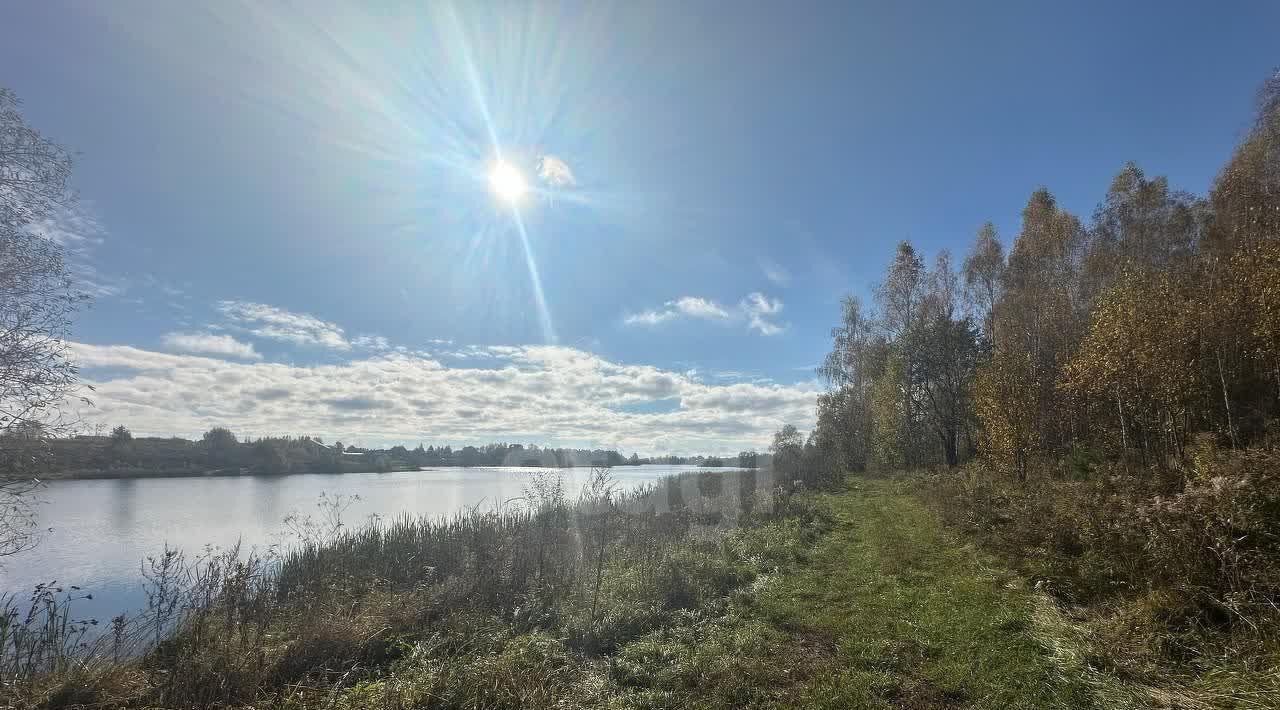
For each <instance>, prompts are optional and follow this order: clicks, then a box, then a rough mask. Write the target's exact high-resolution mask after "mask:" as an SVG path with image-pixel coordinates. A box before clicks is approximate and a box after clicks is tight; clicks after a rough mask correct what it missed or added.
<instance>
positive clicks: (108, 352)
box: [73, 344, 817, 454]
mask: <svg viewBox="0 0 1280 710" xmlns="http://www.w3.org/2000/svg"><path fill="white" fill-rule="evenodd" d="M73 350H74V355H75V357H76V359H77V361H78V362H79V363H80V365H81V366H82V368H83V369H82V373H83V375H84V377H85V379H86V380H87V382H88V383H89V384H92V385H93V386H94V387H95V390H96V391H95V394H94V404H95V407H94V408H92V409H90V410H87V411H84V412H81V415H82V416H83V417H84V418H85V419H86V421H89V422H90V423H92V422H93V421H102V422H104V423H113V424H114V423H125V424H126V425H128V426H129V428H130V429H132V430H134V431H135V432H137V433H140V434H149V435H165V436H167V435H172V434H178V435H182V436H198V435H199V434H200V433H201V432H203V431H205V430H207V429H209V428H211V427H213V426H230V427H232V428H233V429H234V430H238V431H242V432H252V433H253V434H255V435H258V436H262V435H268V434H313V435H319V436H323V437H325V438H340V439H342V440H343V441H356V442H362V443H364V444H366V445H375V446H376V445H392V444H396V443H406V444H413V443H416V442H418V441H427V442H436V443H441V442H448V443H452V444H455V445H457V444H463V443H480V442H486V441H496V440H504V441H509V440H511V439H512V438H514V437H519V438H521V439H525V440H528V441H531V442H537V443H544V444H550V445H563V446H592V447H594V446H607V447H617V448H619V449H622V450H627V451H631V450H635V451H640V452H643V453H655V454H656V453H665V452H672V451H683V452H695V451H698V452H714V453H732V452H736V451H739V450H742V449H744V448H751V447H757V448H758V447H763V446H766V445H767V444H768V441H769V438H770V436H771V435H772V433H773V432H774V431H776V430H777V429H778V428H779V427H780V426H782V425H783V424H785V423H792V424H795V425H797V426H799V427H801V428H807V427H809V426H811V425H812V421H813V416H814V400H815V397H816V395H817V389H816V388H815V386H814V385H811V384H804V385H778V384H773V383H734V384H706V383H703V382H700V381H698V380H696V379H694V378H693V376H691V375H689V374H686V373H683V372H676V371H671V370H664V369H661V368H657V367H653V366H650V365H635V364H624V363H619V362H614V361H611V360H606V359H604V358H602V357H600V356H597V355H594V354H592V353H589V352H586V351H583V350H578V349H575V348H569V347H560V346H507V347H503V348H501V349H500V350H499V349H498V348H495V347H492V346H491V347H489V348H486V349H485V350H486V352H489V353H490V354H492V356H493V357H492V358H489V359H483V360H480V361H473V362H468V363H465V364H466V365H467V366H466V367H461V366H459V367H451V366H447V365H445V364H442V363H441V362H440V361H439V360H436V359H434V358H433V357H431V356H428V355H425V354H414V353H404V352H398V351H395V350H390V351H384V352H375V353H370V354H368V355H367V356H366V357H363V358H357V359H353V360H351V361H349V362H344V363H342V364H326V365H312V366H298V365H287V364H282V363H272V362H264V361H252V362H246V361H240V362H236V361H231V360H227V359H220V358H213V357H205V356H201V355H192V354H174V353H164V352H152V351H148V350H144V349H140V348H135V347H131V346H120V345H115V346H111V345H85V344H75V345H74V346H73ZM477 363H478V364H479V365H480V366H477ZM658 401H662V402H665V403H667V405H668V406H664V407H663V408H662V409H663V411H659V412H652V411H650V412H644V411H636V407H635V405H643V404H645V403H652V402H658ZM673 403H674V404H673ZM641 409H643V407H642V408H641Z"/></svg>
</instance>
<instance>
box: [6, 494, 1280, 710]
mask: <svg viewBox="0 0 1280 710" xmlns="http://www.w3.org/2000/svg"><path fill="white" fill-rule="evenodd" d="M521 521H522V522H521ZM521 521H518V522H521V524H520V525H519V526H518V527H519V535H515V534H514V533H513V534H511V535H507V534H505V533H504V534H498V533H501V532H502V531H501V530H499V529H497V528H494V530H495V531H496V532H494V533H493V534H494V535H496V536H497V537H498V538H501V539H503V540H509V541H514V540H518V539H523V538H524V537H527V536H528V535H530V534H532V532H533V530H534V529H535V528H536V526H533V527H531V525H532V522H531V521H530V520H525V519H521ZM562 522H563V521H562ZM632 523H633V524H628V525H627V526H625V527H621V528H618V530H619V531H620V532H618V534H619V535H620V536H621V537H619V538H618V539H617V541H616V543H615V546H614V547H611V552H610V554H609V556H608V559H606V561H605V563H604V564H603V565H602V567H601V568H600V578H599V584H598V585H596V584H595V583H594V582H595V578H594V577H592V576H590V575H588V576H587V577H583V578H581V579H578V578H574V579H573V580H571V582H572V583H571V584H568V585H567V589H566V590H562V591H559V592H557V591H556V588H555V587H554V585H553V583H554V582H555V579H556V578H555V577H554V576H546V577H538V580H539V581H538V583H537V584H532V585H526V586H524V587H521V586H520V585H514V586H513V583H512V582H511V578H513V575H514V572H513V571H512V570H515V569H516V568H523V567H528V566H529V565H531V564H532V562H529V564H525V563H523V562H520V560H521V559H523V558H519V557H510V555H511V554H513V550H515V549H516V548H517V547H518V546H514V545H513V544H506V543H504V544H502V545H496V546H495V544H493V543H492V541H490V542H486V540H485V539H481V537H478V533H477V531H481V530H488V529H489V528H487V527H483V526H478V525H477V526H472V527H468V528H466V530H462V529H461V528H459V529H458V530H454V528H447V529H444V530H445V532H448V531H453V532H452V533H450V535H445V534H444V533H443V532H439V531H437V532H436V533H433V534H432V535H430V536H426V537H430V538H431V539H432V540H435V539H437V538H440V539H444V538H449V539H452V538H453V537H459V536H461V537H466V541H465V545H462V543H461V542H459V543H458V544H459V545H462V548H465V549H462V548H459V550H461V552H459V550H453V548H452V547H449V546H447V545H446V546H444V547H441V546H440V545H434V546H433V545H432V544H428V542H429V541H428V540H426V539H425V537H423V536H422V535H419V536H418V537H420V538H423V539H418V538H413V544H412V545H409V543H410V539H409V538H410V537H413V536H410V535H408V532H406V531H409V530H410V528H403V530H402V528H397V527H393V528H392V530H393V534H391V541H392V542H394V541H399V542H396V544H394V545H392V544H391V543H390V542H389V541H388V538H387V537H386V534H385V533H384V536H383V537H382V538H379V540H380V541H379V540H375V541H374V542H378V544H376V545H375V544H373V543H372V542H369V541H368V540H365V538H364V537H359V536H356V537H352V538H350V539H349V540H348V541H347V542H348V543H349V544H341V545H333V546H330V547H328V548H325V555H328V556H334V559H333V560H329V562H326V564H324V565H318V563H317V562H314V561H312V562H308V560H310V558H307V560H301V561H295V562H294V563H293V564H295V565H301V564H303V563H306V564H313V565H318V567H317V569H321V568H322V569H323V570H328V571H325V573H324V574H322V575H319V576H318V577H317V578H316V580H312V581H308V580H307V578H306V576H305V575H304V576H302V577H298V579H296V580H294V581H293V582H292V583H291V585H290V584H286V585H284V587H282V588H281V589H285V590H287V589H292V588H293V587H297V588H298V589H313V588H314V589H321V588H322V587H323V586H324V585H322V584H320V583H321V582H329V583H333V582H335V581H341V580H349V579H351V578H358V579H364V578H366V577H379V578H380V579H382V582H381V583H380V584H378V585H375V586H370V585H368V584H365V583H360V584H356V585H355V588H353V589H349V588H348V587H347V586H339V587H338V591H337V592H329V593H328V596H325V595H324V594H319V592H316V593H314V594H312V596H305V595H304V596H301V597H298V599H306V600H312V601H311V602H309V603H308V604H306V606H305V607H304V608H305V610H306V611H305V614H298V613H297V612H298V608H297V607H296V606H288V605H287V604H286V605H285V606H283V607H282V608H281V610H282V611H283V612H289V613H282V614H281V615H280V616H278V617H274V618H272V619H268V620H266V621H265V622H262V624H260V625H258V626H255V625H254V624H253V623H250V622H242V623H240V624H238V625H235V626H234V628H231V629H230V631H228V632H227V633H228V634H229V635H227V637H226V638H225V639H223V640H220V641H217V642H216V643H212V644H207V646H208V648H205V647H204V645H201V644H197V646H198V648H195V649H194V650H193V651H192V653H191V654H188V656H184V658H186V660H185V661H183V664H182V665H179V666H174V668H179V669H180V670H181V671H182V672H181V673H180V674H174V673H171V672H166V671H165V669H166V668H168V666H165V668H159V666H158V665H157V664H158V663H159V662H160V661H163V660H164V654H160V655H152V656H148V657H146V658H144V659H142V662H141V663H140V664H124V665H118V666H113V667H112V668H111V669H110V672H106V673H104V674H102V675H101V676H100V677H99V679H98V680H97V681H96V684H97V689H96V690H95V689H94V687H92V684H87V683H86V682H83V681H81V680H78V679H77V678H74V677H68V678H63V679H61V680H60V681H59V682H60V683H61V685H60V689H58V688H53V689H51V690H50V691H49V692H47V693H33V694H32V696H31V697H37V696H39V697H43V698H45V700H44V702H37V703H32V704H33V705H43V706H45V707H67V706H72V705H74V704H75V703H76V702H92V703H93V704H94V705H95V706H97V707H103V708H107V707H120V708H134V707H143V706H163V707H187V706H191V705H193V704H204V705H205V706H208V707H245V706H248V705H252V706H254V707H258V708H263V709H266V708H278V709H279V710H286V709H287V710H302V709H304V708H317V707H323V708H333V709H334V710H340V709H341V710H357V709H360V710H391V709H393V708H395V709H400V708H426V707H431V708H494V709H498V708H513V709H514V708H522V709H527V708H547V709H548V710H549V709H551V708H556V709H558V710H567V709H574V708H579V709H583V710H585V709H586V708H602V707H603V708H610V709H611V710H641V709H646V710H656V709H658V708H666V709H671V710H675V709H677V708H679V709H684V708H699V709H706V710H713V709H715V708H849V709H855V710H856V709H859V708H865V709H877V708H904V709H907V710H912V709H917V708H993V709H999V710H1006V709H1016V708H1029V709H1030V708H1034V709H1036V710H1041V709H1046V710H1048V709H1052V708H1100V709H1101V708H1108V709H1109V708H1120V707H1133V708H1138V707H1185V708H1199V707H1207V706H1209V705H1210V704H1204V703H1200V702H1182V700H1183V699H1186V698H1189V696H1187V695H1185V694H1179V693H1172V694H1169V693H1165V694H1164V695H1161V693H1162V692H1163V691H1160V690H1158V689H1156V688H1152V687H1149V686H1147V687H1140V686H1139V685H1138V684H1136V683H1131V684H1129V685H1126V684H1125V683H1124V682H1122V681H1121V680H1119V679H1117V678H1116V677H1115V676H1113V675H1109V674H1108V673H1106V672H1104V671H1102V670H1098V669H1097V668H1095V667H1094V666H1095V665H1096V664H1092V663H1091V662H1089V661H1088V660H1087V659H1088V658H1089V654H1088V652H1087V646H1088V639H1083V638H1081V637H1080V635H1081V631H1082V628H1083V627H1081V626H1079V625H1078V624H1074V622H1072V621H1070V620H1068V619H1067V618H1066V617H1065V616H1064V615H1063V614H1062V613H1061V612H1060V611H1059V610H1058V607H1057V606H1056V605H1055V604H1054V602H1053V601H1051V600H1050V599H1049V598H1048V597H1047V596H1046V595H1045V594H1043V593H1041V592H1038V591H1035V590H1032V589H1029V588H1028V586H1027V584H1026V583H1025V582H1024V581H1023V580H1021V579H1020V578H1019V577H1017V576H1016V575H1015V574H1014V573H1012V572H1010V571H1008V570H1007V569H1005V568H1004V567H1003V566H1002V565H1000V564H998V563H996V562H995V561H994V560H993V558H991V557H989V556H987V555H986V554H984V553H983V552H980V551H979V550H978V549H977V548H975V547H974V546H973V545H972V544H969V543H967V542H965V541H963V540H961V539H959V538H957V537H956V536H955V535H953V533H952V531H951V530H950V529H948V528H945V527H944V526H943V524H942V521H941V519H940V518H939V517H938V515H937V514H936V513H935V512H934V511H933V510H932V509H931V508H929V507H928V506H927V505H926V503H925V502H924V501H923V500H921V499H920V498H919V497H917V496H916V495H914V494H913V492H912V488H911V487H910V484H909V483H907V482H905V481H893V480H874V479H873V480H863V479H859V480H856V481H853V482H852V483H851V484H850V487H849V489H848V490H847V491H845V492H841V493H828V494H801V495H797V496H795V497H794V498H792V499H790V500H789V501H787V502H786V503H785V504H784V505H782V507H781V509H780V510H778V511H777V514H775V515H770V516H766V517H762V518H758V519H754V520H752V521H750V522H749V524H748V525H746V526H745V527H742V528H739V529H736V530H732V531H727V532H725V533H724V534H723V535H721V536H714V538H713V539H708V540H703V541H694V540H693V539H692V538H687V537H684V536H681V535H674V536H673V537H672V538H671V539H670V540H668V539H667V538H666V537H663V536H661V535H656V533H654V534H645V535H639V530H640V529H639V528H638V527H636V525H639V519H637V520H636V521H632ZM652 524H653V525H657V521H653V523H652ZM402 527H403V526H402ZM490 527H492V526H490ZM615 527H617V526H615ZM472 528H474V530H473V529H472ZM654 530H657V528H656V527H655V528H654ZM395 531H400V532H395ZM460 531H461V532H460ZM467 531H470V532H467ZM621 531H625V534H624V533H623V532H621ZM462 532H467V535H462V534H461V533H462ZM651 532H652V531H651ZM454 533H457V534H454ZM473 533H476V534H473ZM397 536H399V537H397ZM366 537H367V536H366ZM400 537H404V538H405V539H404V540H400ZM633 538H634V539H633ZM628 540H630V542H628ZM664 540H665V542H663V541H664ZM658 542H663V545H665V550H666V551H665V552H663V553H662V554H660V555H655V554H653V550H652V548H654V547H655V545H656V543H658ZM401 543H403V544H404V545H407V546H408V547H406V550H408V549H409V548H410V547H411V548H413V549H415V550H417V551H418V552H419V553H420V554H421V555H422V556H424V557H423V559H426V558H430V560H431V561H432V562H434V563H435V565H436V566H435V567H433V568H432V569H433V570H436V571H440V570H443V572H441V574H444V575H445V576H444V577H443V578H441V580H440V581H438V582H435V581H431V580H427V581H417V582H415V581H414V580H410V579H407V578H406V579H402V578H399V577H397V576H396V575H395V574H392V572H393V571H394V570H393V569H392V568H391V567H387V566H386V564H385V563H387V562H388V561H394V560H398V559H401V558H402V557H404V555H402V554H400V552H397V551H398V550H399V547H397V545H399V544H401ZM549 544H550V543H549ZM498 548H501V550H505V551H506V552H504V553H503V554H505V555H507V557H503V556H502V555H500V554H497V553H493V552H485V550H490V549H498ZM451 550H452V552H450V551H451ZM401 552H403V551H401ZM463 552H465V553H466V554H462V553H463ZM561 552H563V550H561ZM453 553H458V554H456V555H455V554H453ZM481 553H483V554H481ZM325 555H321V556H320V557H321V558H323V557H325ZM451 555H452V556H451ZM454 557H457V558H458V559H457V563H456V564H454V563H453V562H451V561H450V560H453V558H454ZM481 558H483V559H490V558H492V559H495V560H505V561H503V562H501V564H499V565H498V567H500V568H501V569H503V570H508V571H507V572H504V573H503V574H496V573H495V574H489V573H485V574H479V573H478V572H477V571H476V570H477V569H478V568H477V567H476V564H478V560H480V559H481ZM317 559H320V558H317ZM529 559H530V560H535V559H542V558H541V557H538V556H533V557H530V558H529ZM552 559H553V557H552V556H550V555H549V556H547V557H546V560H547V561H548V564H550V561H551V560H552ZM586 559H587V561H589V558H586ZM352 560H363V562H361V564H355V562H352ZM321 561H323V560H321ZM330 563H332V564H330ZM578 566H579V567H581V562H579V563H578ZM588 566H589V565H588ZM419 567H421V565H419ZM331 568H332V569H331ZM455 568H456V569H455ZM334 569H336V570H338V571H339V572H341V573H339V572H334V571H333V570H334ZM515 576H518V575H515ZM281 579H282V580H286V581H287V580H288V579H293V578H291V577H289V576H288V575H283V576H282V578H281ZM481 579H483V580H487V582H486V585H487V588H488V589H493V590H498V589H500V590H502V593H501V594H499V595H498V596H499V597H501V598H499V599H491V598H490V596H489V595H486V594H484V593H483V592H484V591H485V588H482V587H478V586H477V585H478V584H479V581H480V580H481ZM503 580H506V581H505V582H503ZM575 580H576V581H575ZM366 587H368V588H366ZM508 597H510V598H508ZM292 598H293V596H292V595H286V601H287V600H288V599H292ZM217 609H222V607H217ZM219 618H220V617H219ZM250 621H252V620H250ZM210 624H213V622H212V621H210ZM215 626H216V625H210V626H209V628H208V629H207V631H209V633H213V632H214V631H217V629H216V628H215ZM188 632H189V633H188V635H189V634H190V633H193V632H194V628H192V629H188ZM232 632H234V633H232ZM250 636H252V639H257V641H253V642H252V643H250V644H249V648H250V649H251V650H252V649H257V650H256V651H253V653H250V654H247V655H246V654H245V653H243V652H242V645H243V643H242V642H244V640H245V639H246V638H249V637H250ZM218 638H221V637H218ZM252 639H250V640H251V641H252ZM255 643H256V644H257V645H256V646H255V645H254V644H255ZM175 648H176V647H175ZM237 664H240V665H237ZM246 664H247V665H246ZM259 666H261V668H259ZM157 668H159V671H158V675H157V671H156V669H157ZM231 671H235V672H237V673H239V674H240V676H241V677H243V679H244V680H243V681H242V682H241V683H240V685H239V686H236V687H235V688H233V689H235V690H238V692H236V693H232V692H229V691H228V690H227V688H225V687H224V686H225V685H226V683H227V681H226V679H227V678H229V677H230V675H229V674H230V673H231ZM153 676H154V677H153ZM179 677H180V679H182V680H183V681H184V682H186V681H190V680H191V679H193V678H194V679H196V680H200V683H195V684H194V685H192V688H187V689H186V690H184V691H183V692H184V693H185V694H182V695H177V694H172V693H171V694H165V693H161V692H159V690H162V689H163V687H164V684H165V683H168V682H170V681H169V680H168V679H170V678H179ZM201 679H204V680H201ZM54 680H58V679H54ZM205 681H208V683H205ZM192 682H194V681H192ZM201 683H205V684H204V685H202V684H201ZM188 684H189V685H190V684H191V683H188ZM209 684H212V685H209ZM206 685H207V686H208V687H206ZM196 686H199V687H196ZM183 687H184V688H185V687H186V686H183ZM197 691H199V692H197ZM1262 692H1264V693H1265V690H1263V691H1262ZM82 698H83V700H81V699H82ZM1160 698H1164V700H1163V701H1161V700H1160ZM194 699H202V700H200V703H195V702H194ZM1215 704H1216V703H1215ZM3 706H4V702H3V698H0V707H3ZM1239 707H1250V708H1253V707H1265V705H1240V706H1239Z"/></svg>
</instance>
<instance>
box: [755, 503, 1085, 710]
mask: <svg viewBox="0 0 1280 710" xmlns="http://www.w3.org/2000/svg"><path fill="white" fill-rule="evenodd" d="M821 504H822V505H824V506H825V507H827V509H828V511H829V514H830V516H831V518H832V519H833V521H834V525H833V528H832V530H831V531H830V533H829V534H827V535H826V536H825V537H824V538H823V539H822V541H821V542H820V544H819V546H818V548H817V549H816V550H815V551H814V553H813V555H812V556H811V558H810V561H809V564H808V565H806V566H803V567H799V568H797V569H796V570H795V571H794V572H792V573H791V574H787V575H785V576H782V577H780V578H779V579H777V580H775V583H774V584H771V585H769V586H767V588H766V591H765V592H764V593H761V594H759V595H758V596H757V598H756V599H755V602H754V605H755V610H756V613H758V614H760V615H761V616H762V617H763V618H765V619H767V620H769V621H770V622H771V623H773V624H775V625H777V626H779V627H780V628H782V629H786V630H787V631H789V632H790V633H792V634H793V635H798V636H802V637H810V638H816V639H819V640H820V641H821V642H823V643H827V644H830V645H832V646H834V648H835V649H836V652H835V658H834V660H833V662H831V663H828V664H826V668H825V669H824V670H823V671H822V672H820V673H818V674H816V675H815V676H814V677H813V678H811V679H810V680H809V681H808V682H807V683H806V684H805V687H804V688H803V689H802V690H801V691H799V692H798V693H797V696H796V698H795V699H794V701H793V702H794V705H795V706H796V707H829V708H891V707H892V708H931V707H970V708H1037V709H1038V708H1088V707H1095V706H1096V705H1095V703H1094V702H1093V699H1092V697H1093V696H1092V693H1091V691H1090V688H1089V687H1088V686H1086V684H1085V683H1083V682H1082V680H1081V679H1079V678H1078V677H1073V675H1074V674H1072V673H1070V672H1064V670H1063V669H1062V667H1061V666H1060V665H1059V664H1057V663H1055V659H1054V657H1053V656H1052V655H1051V654H1050V652H1049V650H1048V649H1047V648H1046V647H1045V645H1044V644H1042V643H1041V642H1039V641H1038V640H1037V638H1036V635H1035V628H1034V624H1033V618H1032V614H1033V611H1034V609H1035V597H1034V594H1033V593H1032V592H1030V591H1028V590H1026V589H1024V588H1022V587H1021V586H1020V585H1017V584H1016V583H1015V582H1014V579H1013V577H1012V575H1011V574H1009V573H1008V572H1005V571H1003V570H1001V569H1000V568H998V567H995V566H993V565H992V563H991V562H990V561H989V560H988V559H987V558H985V557H984V556H983V555H982V554H980V553H979V552H978V551H976V550H975V549H974V548H973V547H972V546H970V545H967V544H961V543H959V542H958V541H956V540H955V539H953V538H952V536H951V535H949V534H948V532H947V531H946V530H944V529H943V527H942V525H941V523H940V522H939V520H938V519H937V518H936V517H935V516H934V515H933V514H932V513H931V512H930V511H929V510H928V509H926V508H925V507H924V505H922V504H921V503H920V502H919V501H918V500H917V499H915V498H914V497H912V496H911V495H909V494H908V493H907V492H906V491H905V490H902V489H901V488H900V485H899V484H897V483H895V482H893V481H877V480H867V481H859V482H856V483H854V484H852V486H851V490H850V491H849V492H846V493H842V494H838V495H829V496H824V497H823V498H822V499H821Z"/></svg>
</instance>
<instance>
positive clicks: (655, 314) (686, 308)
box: [622, 292, 786, 335]
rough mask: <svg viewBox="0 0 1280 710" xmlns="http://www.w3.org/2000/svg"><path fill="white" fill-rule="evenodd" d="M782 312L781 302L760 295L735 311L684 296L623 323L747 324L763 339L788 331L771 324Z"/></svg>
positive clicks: (628, 318) (754, 295) (748, 300)
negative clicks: (699, 321)
mask: <svg viewBox="0 0 1280 710" xmlns="http://www.w3.org/2000/svg"><path fill="white" fill-rule="evenodd" d="M781 311H782V301H780V300H777V299H770V298H768V297H767V296H765V295H764V294H762V293H759V292H756V293H751V294H749V295H748V296H747V297H746V298H744V299H742V301H741V302H739V303H738V306H737V308H735V309H733V310H730V309H728V308H725V307H724V306H722V305H720V304H719V303H716V302H715V301H713V300H710V299H706V298H699V297H697V296H682V297H681V298H677V299H675V300H674V301H667V302H666V303H665V304H664V305H663V307H662V308H661V309H652V310H647V311H641V312H639V313H631V314H628V315H626V316H625V317H623V319H622V322H623V323H625V324H627V325H647V326H654V325H658V324H660V323H665V322H667V321H669V320H674V319H677V318H698V319H703V320H713V321H739V322H742V323H746V324H747V326H748V327H749V328H751V329H752V330H755V331H758V332H759V333H760V334H761V335H777V334H778V333H781V332H782V331H783V330H785V329H786V327H785V326H782V325H778V324H776V323H774V322H772V321H771V320H770V319H769V318H770V316H774V315H777V314H778V313H780V312H781Z"/></svg>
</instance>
